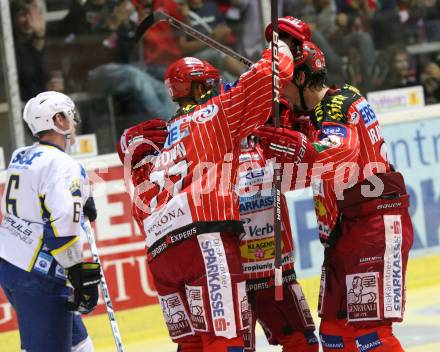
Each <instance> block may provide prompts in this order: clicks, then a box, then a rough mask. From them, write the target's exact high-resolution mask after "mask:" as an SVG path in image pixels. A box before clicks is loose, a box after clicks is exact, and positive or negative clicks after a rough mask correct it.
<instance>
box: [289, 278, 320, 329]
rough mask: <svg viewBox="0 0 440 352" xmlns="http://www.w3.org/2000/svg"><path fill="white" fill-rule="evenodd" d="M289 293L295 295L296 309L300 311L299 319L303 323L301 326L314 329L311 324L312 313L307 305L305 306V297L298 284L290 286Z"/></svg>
mask: <svg viewBox="0 0 440 352" xmlns="http://www.w3.org/2000/svg"><path fill="white" fill-rule="evenodd" d="M290 288H291V291H292V292H293V293H294V294H295V297H296V300H297V303H298V308H299V310H300V311H301V312H300V313H301V319H302V321H303V326H306V327H315V324H314V323H313V317H312V313H311V312H310V308H309V305H308V304H307V301H306V297H305V296H304V293H303V291H302V289H301V286H300V285H299V284H298V283H294V284H291V285H290Z"/></svg>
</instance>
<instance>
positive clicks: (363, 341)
mask: <svg viewBox="0 0 440 352" xmlns="http://www.w3.org/2000/svg"><path fill="white" fill-rule="evenodd" d="M381 345H382V342H381V341H380V338H379V335H378V334H377V332H372V333H370V334H367V335H362V336H359V337H358V338H356V347H357V348H358V351H359V352H368V351H371V350H373V349H376V347H379V346H381Z"/></svg>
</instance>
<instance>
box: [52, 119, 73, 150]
mask: <svg viewBox="0 0 440 352" xmlns="http://www.w3.org/2000/svg"><path fill="white" fill-rule="evenodd" d="M72 123H73V122H72V121H71V120H70V119H69V128H68V129H67V130H65V131H63V130H62V129H60V128H58V127H56V126H54V127H53V130H54V131H55V132H57V133H59V134H61V135H63V136H64V137H65V138H66V145H65V147H64V151H65V152H66V153H67V154H70V152H71V147H72V126H71V124H72Z"/></svg>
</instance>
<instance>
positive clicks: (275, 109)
mask: <svg viewBox="0 0 440 352" xmlns="http://www.w3.org/2000/svg"><path fill="white" fill-rule="evenodd" d="M270 16H271V20H272V26H273V31H272V57H273V59H272V94H273V105H272V116H273V122H274V126H275V127H280V81H279V75H278V74H279V71H278V69H279V68H278V64H279V57H278V1H277V0H271V2H270ZM273 194H274V233H275V300H276V301H282V300H283V266H282V262H281V258H282V255H281V241H282V240H281V170H280V169H279V168H278V167H275V169H274V181H273Z"/></svg>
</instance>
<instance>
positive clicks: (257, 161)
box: [237, 145, 295, 291]
mask: <svg viewBox="0 0 440 352" xmlns="http://www.w3.org/2000/svg"><path fill="white" fill-rule="evenodd" d="M272 183H273V167H272V164H270V163H266V159H265V157H264V155H263V152H262V150H261V148H260V147H259V146H258V145H256V146H251V145H249V146H247V147H245V148H243V149H242V152H241V154H240V166H239V172H238V182H237V185H238V192H239V196H240V219H241V221H242V222H243V225H244V233H243V234H242V235H241V236H240V252H241V259H242V262H243V272H244V274H245V275H246V280H247V288H248V290H251V291H258V290H262V289H266V288H269V287H271V286H273V285H274V258H275V237H274V235H275V234H274V202H273V201H274V199H273V190H272ZM281 211H282V217H281V219H282V228H281V234H282V263H283V282H285V283H289V282H292V281H294V280H295V271H294V257H293V237H292V232H291V228H290V223H289V213H288V209H287V204H286V199H285V197H284V195H282V198H281Z"/></svg>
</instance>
